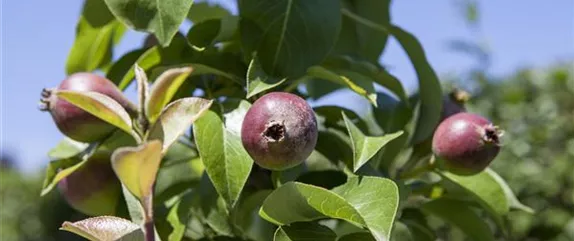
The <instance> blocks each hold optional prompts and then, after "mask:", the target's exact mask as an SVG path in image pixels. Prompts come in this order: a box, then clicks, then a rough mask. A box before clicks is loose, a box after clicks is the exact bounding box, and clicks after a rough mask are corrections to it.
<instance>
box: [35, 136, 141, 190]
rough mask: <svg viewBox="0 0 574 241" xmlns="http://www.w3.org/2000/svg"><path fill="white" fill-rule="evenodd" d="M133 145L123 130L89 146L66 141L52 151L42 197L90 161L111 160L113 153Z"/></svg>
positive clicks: (133, 142)
mask: <svg viewBox="0 0 574 241" xmlns="http://www.w3.org/2000/svg"><path fill="white" fill-rule="evenodd" d="M80 144H81V145H80ZM132 144H135V141H134V139H133V138H132V137H131V136H130V135H128V134H125V132H123V131H122V130H117V131H115V132H114V133H113V134H112V135H111V136H110V137H108V138H107V139H105V140H104V141H102V142H100V143H94V144H89V145H88V144H85V143H79V142H75V141H73V140H70V139H67V138H66V139H64V140H63V141H61V142H60V143H59V144H58V145H57V146H56V147H55V148H53V149H52V150H50V154H49V156H50V158H51V160H52V161H50V163H49V164H48V166H47V167H46V174H45V177H44V182H43V185H42V191H41V195H42V196H44V195H46V194H48V193H49V192H50V191H52V189H54V187H56V185H57V184H58V182H59V181H61V180H62V179H64V178H65V177H67V176H68V175H70V174H72V173H73V172H75V171H76V170H78V169H79V168H81V167H82V166H83V165H84V164H86V162H87V161H88V160H89V159H100V160H102V159H103V160H105V159H109V157H110V155H111V151H113V150H115V149H116V148H118V147H121V146H126V145H132ZM76 145H78V146H76Z"/></svg>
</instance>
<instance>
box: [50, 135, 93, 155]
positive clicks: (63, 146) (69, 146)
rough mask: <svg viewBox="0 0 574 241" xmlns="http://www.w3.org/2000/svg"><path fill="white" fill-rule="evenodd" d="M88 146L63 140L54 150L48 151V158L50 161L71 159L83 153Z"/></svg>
mask: <svg viewBox="0 0 574 241" xmlns="http://www.w3.org/2000/svg"><path fill="white" fill-rule="evenodd" d="M89 145H90V144H89V143H83V142H78V141H74V140H72V139H70V138H64V139H63V140H62V141H60V142H59V143H58V144H57V145H56V146H55V147H54V148H52V149H50V151H48V157H50V160H60V159H66V158H72V157H74V156H77V155H79V154H81V153H82V152H84V150H86V148H87V147H88V146H89Z"/></svg>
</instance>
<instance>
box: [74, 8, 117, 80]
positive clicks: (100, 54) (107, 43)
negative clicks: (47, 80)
mask: <svg viewBox="0 0 574 241" xmlns="http://www.w3.org/2000/svg"><path fill="white" fill-rule="evenodd" d="M123 28H124V26H122V25H121V24H120V23H119V22H117V21H112V22H110V23H108V24H107V25H105V26H101V27H92V26H90V23H88V21H87V20H86V19H85V18H84V17H83V16H82V17H80V20H79V22H78V25H77V26H76V39H75V41H74V45H73V46H72V48H71V49H70V52H69V53H68V59H67V60H66V74H68V75H70V74H72V73H76V72H90V71H93V70H95V69H97V68H99V67H101V66H103V65H105V64H107V63H109V62H110V61H111V56H112V46H113V40H114V35H118V34H119V35H121V34H123Z"/></svg>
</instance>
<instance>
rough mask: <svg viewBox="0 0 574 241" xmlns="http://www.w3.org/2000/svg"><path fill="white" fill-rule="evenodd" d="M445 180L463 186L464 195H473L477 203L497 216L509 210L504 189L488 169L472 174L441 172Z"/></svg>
mask: <svg viewBox="0 0 574 241" xmlns="http://www.w3.org/2000/svg"><path fill="white" fill-rule="evenodd" d="M441 175H442V176H443V177H445V178H446V179H447V180H449V181H451V182H453V183H455V184H457V185H458V186H459V187H461V188H463V189H464V191H466V192H465V195H467V194H471V195H473V196H474V197H475V198H476V200H477V201H478V203H480V204H482V205H483V206H484V207H485V208H487V210H489V211H490V212H492V214H494V215H495V216H498V218H501V216H503V215H505V214H507V213H508V212H509V211H510V205H509V202H508V200H507V198H506V194H505V192H504V189H503V188H502V187H501V186H500V185H499V184H498V182H497V181H496V180H495V179H494V177H492V175H491V174H490V173H489V171H488V170H485V171H483V172H480V173H478V174H476V175H472V176H459V175H455V174H452V173H449V172H441Z"/></svg>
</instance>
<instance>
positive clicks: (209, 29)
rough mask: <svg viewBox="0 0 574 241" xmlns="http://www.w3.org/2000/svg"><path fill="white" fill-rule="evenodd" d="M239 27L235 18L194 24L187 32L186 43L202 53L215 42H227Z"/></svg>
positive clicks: (229, 17)
mask: <svg viewBox="0 0 574 241" xmlns="http://www.w3.org/2000/svg"><path fill="white" fill-rule="evenodd" d="M238 27H239V18H238V17H237V16H225V17H222V18H218V19H210V20H206V21H204V22H200V23H197V24H194V25H193V26H192V27H191V29H189V31H188V32H187V37H186V38H187V41H188V43H189V44H191V46H192V47H193V48H194V49H195V50H197V51H203V50H205V48H207V47H210V46H212V45H213V44H215V43H217V42H225V41H229V40H231V39H232V38H233V36H234V35H235V33H236V32H237V29H238Z"/></svg>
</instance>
